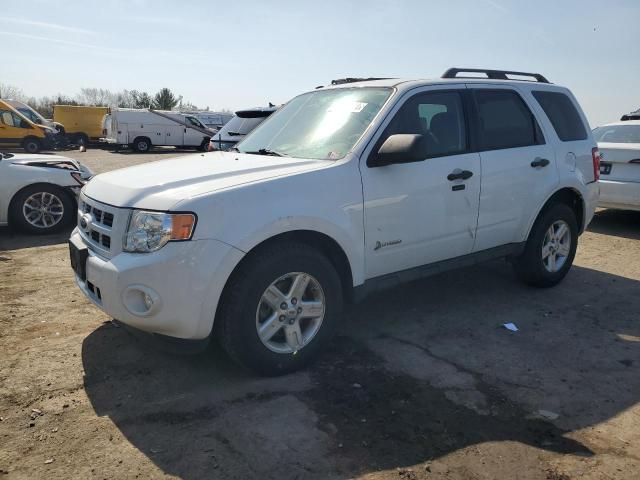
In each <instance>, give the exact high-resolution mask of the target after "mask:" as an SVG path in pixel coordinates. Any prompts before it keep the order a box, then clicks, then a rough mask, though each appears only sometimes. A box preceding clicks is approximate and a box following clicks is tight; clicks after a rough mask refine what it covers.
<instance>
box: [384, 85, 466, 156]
mask: <svg viewBox="0 0 640 480" xmlns="http://www.w3.org/2000/svg"><path fill="white" fill-rule="evenodd" d="M396 134H418V135H422V136H423V138H424V141H425V144H424V145H425V152H426V155H427V157H441V156H445V155H454V154H457V153H463V152H464V151H466V150H467V135H466V129H465V121H464V110H463V108H462V98H461V96H460V94H459V93H457V92H430V93H421V94H418V95H415V96H413V97H411V98H410V99H409V100H407V101H406V102H405V103H404V105H402V107H401V108H400V110H398V112H397V113H396V114H395V116H394V117H393V120H391V122H390V123H389V126H388V127H387V129H386V130H385V132H384V134H383V135H382V137H381V139H380V140H379V142H378V145H377V148H379V147H380V145H382V143H384V140H386V139H387V138H388V137H389V136H391V135H396Z"/></svg>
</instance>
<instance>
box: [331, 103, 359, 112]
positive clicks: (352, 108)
mask: <svg viewBox="0 0 640 480" xmlns="http://www.w3.org/2000/svg"><path fill="white" fill-rule="evenodd" d="M366 106H367V103H366V102H337V103H334V104H333V105H331V106H330V107H329V108H328V109H327V112H340V113H360V112H361V111H362V110H364V107H366Z"/></svg>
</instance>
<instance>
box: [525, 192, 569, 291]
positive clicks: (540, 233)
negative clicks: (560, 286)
mask: <svg viewBox="0 0 640 480" xmlns="http://www.w3.org/2000/svg"><path fill="white" fill-rule="evenodd" d="M577 247H578V224H577V221H576V216H575V213H574V211H573V210H572V209H571V208H570V207H569V206H567V205H565V204H563V203H557V204H555V205H552V206H551V207H549V208H548V209H546V210H545V211H543V212H542V213H541V214H540V216H539V217H538V219H537V220H536V222H535V223H534V225H533V228H532V229H531V233H530V234H529V239H528V240H527V244H526V246H525V249H524V252H523V253H522V255H521V256H520V257H518V258H516V259H515V261H514V263H513V266H514V269H515V271H516V274H517V275H518V277H519V278H520V279H521V280H522V281H524V282H525V283H527V284H529V285H533V286H536V287H552V286H554V285H556V284H557V283H559V282H560V281H561V280H562V279H563V278H564V277H565V275H566V274H567V273H568V272H569V269H570V268H571V265H572V264H573V259H574V257H575V255H576V249H577Z"/></svg>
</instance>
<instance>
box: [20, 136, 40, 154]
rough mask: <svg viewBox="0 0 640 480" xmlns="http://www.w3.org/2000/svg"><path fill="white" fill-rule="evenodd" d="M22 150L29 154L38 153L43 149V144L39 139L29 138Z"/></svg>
mask: <svg viewBox="0 0 640 480" xmlns="http://www.w3.org/2000/svg"><path fill="white" fill-rule="evenodd" d="M22 148H24V151H25V152H27V153H38V152H39V151H40V149H41V148H42V143H40V140H38V139H37V138H27V139H26V140H25V141H24V143H23V144H22Z"/></svg>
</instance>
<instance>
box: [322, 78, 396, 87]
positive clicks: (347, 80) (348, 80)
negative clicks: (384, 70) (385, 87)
mask: <svg viewBox="0 0 640 480" xmlns="http://www.w3.org/2000/svg"><path fill="white" fill-rule="evenodd" d="M374 80H387V78H382V77H369V78H357V77H347V78H338V79H336V80H331V85H342V84H343V83H355V82H372V81H374Z"/></svg>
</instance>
